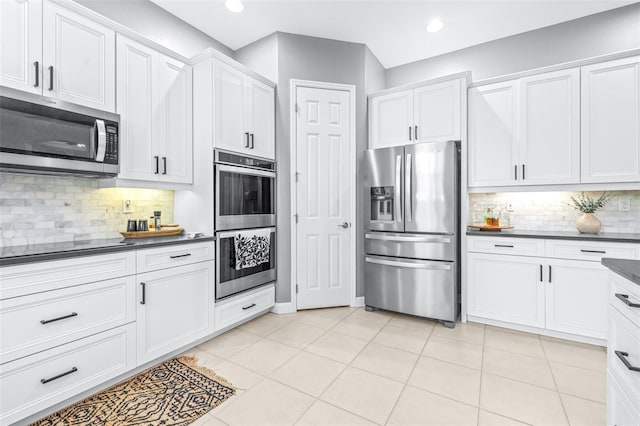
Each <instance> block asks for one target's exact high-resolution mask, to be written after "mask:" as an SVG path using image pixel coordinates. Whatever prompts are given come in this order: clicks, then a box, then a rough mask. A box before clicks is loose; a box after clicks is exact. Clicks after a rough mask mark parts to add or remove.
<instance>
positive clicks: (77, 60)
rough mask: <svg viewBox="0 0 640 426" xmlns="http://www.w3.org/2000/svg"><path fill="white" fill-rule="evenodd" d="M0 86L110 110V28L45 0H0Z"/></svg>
mask: <svg viewBox="0 0 640 426" xmlns="http://www.w3.org/2000/svg"><path fill="white" fill-rule="evenodd" d="M0 12H1V13H0V16H1V18H0V19H1V20H2V22H1V23H2V29H1V31H2V40H4V41H8V40H11V42H10V43H4V45H3V47H2V57H1V60H0V83H1V84H2V85H4V86H8V87H12V88H14V89H18V90H24V91H28V92H31V93H36V94H42V95H44V96H50V97H52V98H56V99H60V100H63V101H67V102H73V103H76V104H79V105H85V106H88V107H91V108H97V109H100V110H104V111H110V112H113V111H115V103H116V99H115V32H114V31H113V30H111V29H109V28H107V27H105V26H103V25H100V24H98V23H96V22H94V21H92V20H91V19H89V18H87V17H85V16H82V15H80V14H78V13H76V12H73V11H71V10H68V9H66V8H64V7H62V6H60V5H57V4H54V3H51V2H49V1H47V0H45V1H44V2H42V1H41V0H26V1H18V0H7V1H1V2H0Z"/></svg>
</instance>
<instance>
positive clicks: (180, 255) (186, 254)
mask: <svg viewBox="0 0 640 426" xmlns="http://www.w3.org/2000/svg"><path fill="white" fill-rule="evenodd" d="M188 256H191V253H185V254H176V255H175V256H169V257H170V258H171V259H178V258H181V257H188Z"/></svg>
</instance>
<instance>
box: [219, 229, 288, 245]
mask: <svg viewBox="0 0 640 426" xmlns="http://www.w3.org/2000/svg"><path fill="white" fill-rule="evenodd" d="M258 229H268V230H269V231H271V233H274V232H276V228H275V226H272V227H269V228H258ZM241 231H242V230H237V231H225V232H216V242H219V241H220V240H221V239H222V238H229V237H234V236H235V235H236V234H237V233H238V232H241Z"/></svg>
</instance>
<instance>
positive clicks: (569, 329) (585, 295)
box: [545, 259, 609, 339]
mask: <svg viewBox="0 0 640 426" xmlns="http://www.w3.org/2000/svg"><path fill="white" fill-rule="evenodd" d="M547 263H548V266H547V268H546V269H547V270H546V271H545V275H546V276H545V282H546V286H547V293H546V298H547V303H546V305H547V313H546V318H547V319H546V323H547V328H548V329H550V330H557V331H563V332H565V333H572V334H578V335H581V336H588V337H595V338H599V339H606V338H607V308H608V303H609V284H608V276H607V269H606V268H605V267H604V266H602V265H600V264H599V263H598V262H586V261H580V260H562V259H549V260H548V261H547Z"/></svg>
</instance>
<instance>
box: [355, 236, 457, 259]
mask: <svg viewBox="0 0 640 426" xmlns="http://www.w3.org/2000/svg"><path fill="white" fill-rule="evenodd" d="M364 244H365V253H367V254H373V255H379V256H390V257H409V258H413V259H432V260H447V261H454V260H455V259H456V246H457V237H456V236H455V235H433V234H432V235H429V234H405V233H395V232H367V233H366V234H365V235H364Z"/></svg>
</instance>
